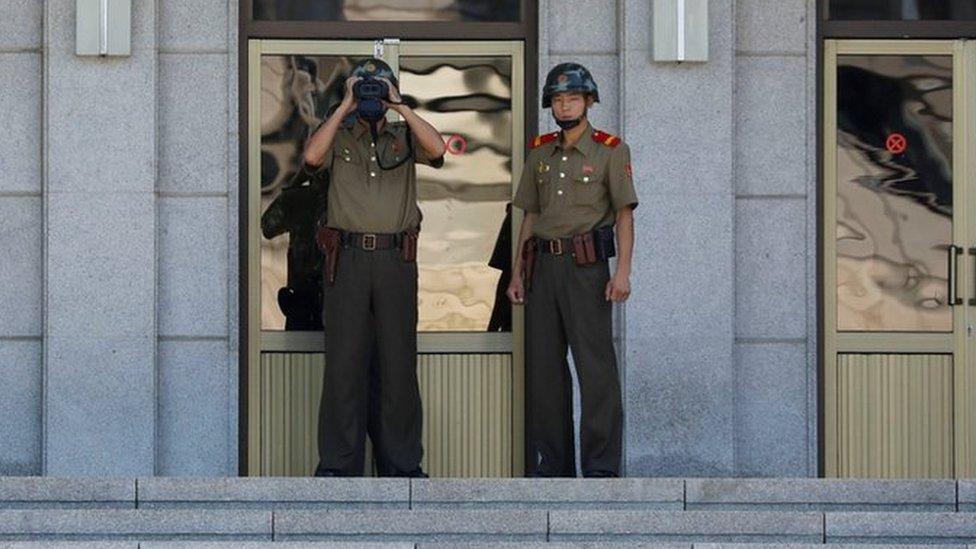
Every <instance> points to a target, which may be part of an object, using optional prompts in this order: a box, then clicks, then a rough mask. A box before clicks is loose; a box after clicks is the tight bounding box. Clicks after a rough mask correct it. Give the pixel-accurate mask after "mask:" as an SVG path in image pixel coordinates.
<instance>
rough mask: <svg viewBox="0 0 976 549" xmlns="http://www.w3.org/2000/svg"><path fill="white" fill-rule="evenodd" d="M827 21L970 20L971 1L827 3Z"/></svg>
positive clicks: (975, 14)
mask: <svg viewBox="0 0 976 549" xmlns="http://www.w3.org/2000/svg"><path fill="white" fill-rule="evenodd" d="M829 15H830V18H831V19H851V20H905V21H918V20H926V19H929V20H974V19H976V2H974V1H973V0H830V11H829Z"/></svg>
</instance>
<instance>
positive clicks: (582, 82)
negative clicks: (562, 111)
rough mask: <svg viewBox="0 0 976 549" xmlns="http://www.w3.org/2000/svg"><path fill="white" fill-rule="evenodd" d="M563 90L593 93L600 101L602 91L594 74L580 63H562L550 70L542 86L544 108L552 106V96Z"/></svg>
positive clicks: (595, 99) (595, 98)
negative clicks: (594, 78) (597, 85)
mask: <svg viewBox="0 0 976 549" xmlns="http://www.w3.org/2000/svg"><path fill="white" fill-rule="evenodd" d="M562 92H583V93H588V94H592V95H593V101H594V102H597V103H599V102H600V92H599V90H597V87H596V81H595V80H593V75H592V74H590V71H588V70H586V67H584V66H583V65H580V64H579V63H560V64H558V65H556V66H555V67H553V68H552V70H551V71H549V75H548V76H546V85H545V86H543V87H542V108H543V109H548V108H549V107H550V106H552V96H554V95H556V94H557V93H562Z"/></svg>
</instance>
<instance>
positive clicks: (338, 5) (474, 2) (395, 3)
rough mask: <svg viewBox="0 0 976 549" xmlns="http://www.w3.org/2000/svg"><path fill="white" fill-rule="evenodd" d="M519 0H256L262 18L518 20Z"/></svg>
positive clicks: (285, 19)
mask: <svg viewBox="0 0 976 549" xmlns="http://www.w3.org/2000/svg"><path fill="white" fill-rule="evenodd" d="M520 12H521V9H520V2H519V0H254V19H256V20H263V21H472V22H475V21H484V22H495V21H518V20H519V19H520V15H521V14H520Z"/></svg>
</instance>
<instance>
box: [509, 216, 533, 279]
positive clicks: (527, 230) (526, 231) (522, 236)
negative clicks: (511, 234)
mask: <svg viewBox="0 0 976 549" xmlns="http://www.w3.org/2000/svg"><path fill="white" fill-rule="evenodd" d="M537 217H539V214H537V213H531V212H525V218H524V219H522V228H521V229H519V236H518V247H516V248H515V250H516V252H515V261H514V262H513V263H512V280H522V253H521V252H522V247H523V246H525V241H526V240H528V239H529V238H531V237H532V226H533V225H534V224H535V218H537Z"/></svg>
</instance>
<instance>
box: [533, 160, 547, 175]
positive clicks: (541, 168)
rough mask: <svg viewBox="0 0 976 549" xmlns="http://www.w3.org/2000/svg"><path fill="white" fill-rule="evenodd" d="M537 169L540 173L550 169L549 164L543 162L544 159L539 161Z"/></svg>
mask: <svg viewBox="0 0 976 549" xmlns="http://www.w3.org/2000/svg"><path fill="white" fill-rule="evenodd" d="M536 171H538V172H539V173H540V174H543V173H546V172H548V171H549V164H546V163H545V162H543V161H541V160H540V161H539V167H538V168H536Z"/></svg>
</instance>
